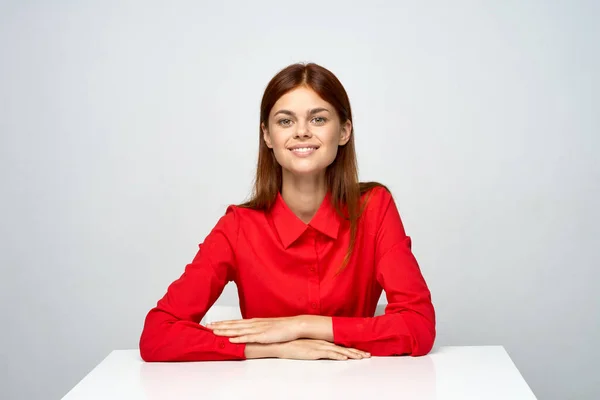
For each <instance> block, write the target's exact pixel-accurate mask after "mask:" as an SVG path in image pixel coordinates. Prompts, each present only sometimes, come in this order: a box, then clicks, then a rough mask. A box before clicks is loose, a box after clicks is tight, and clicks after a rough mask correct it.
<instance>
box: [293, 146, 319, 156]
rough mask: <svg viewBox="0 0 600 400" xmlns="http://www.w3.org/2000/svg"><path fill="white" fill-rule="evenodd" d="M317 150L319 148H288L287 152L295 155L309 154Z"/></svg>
mask: <svg viewBox="0 0 600 400" xmlns="http://www.w3.org/2000/svg"><path fill="white" fill-rule="evenodd" d="M318 148H319V146H295V147H292V148H290V149H289V150H290V151H291V152H292V153H295V154H310V153H312V152H314V151H315V150H317V149H318Z"/></svg>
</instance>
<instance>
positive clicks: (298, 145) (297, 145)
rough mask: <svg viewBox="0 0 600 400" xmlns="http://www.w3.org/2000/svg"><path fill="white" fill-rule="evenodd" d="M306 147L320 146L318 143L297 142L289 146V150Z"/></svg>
mask: <svg viewBox="0 0 600 400" xmlns="http://www.w3.org/2000/svg"><path fill="white" fill-rule="evenodd" d="M304 147H312V148H314V149H315V150H316V149H318V148H319V147H320V146H318V145H316V144H307V143H299V144H295V145H293V146H292V147H288V150H294V149H302V148H304Z"/></svg>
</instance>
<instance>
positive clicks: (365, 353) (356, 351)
mask: <svg viewBox="0 0 600 400" xmlns="http://www.w3.org/2000/svg"><path fill="white" fill-rule="evenodd" d="M348 350H349V351H351V352H352V353H354V354H358V355H359V356H360V358H369V357H371V354H369V353H367V352H365V351H362V350H357V349H348Z"/></svg>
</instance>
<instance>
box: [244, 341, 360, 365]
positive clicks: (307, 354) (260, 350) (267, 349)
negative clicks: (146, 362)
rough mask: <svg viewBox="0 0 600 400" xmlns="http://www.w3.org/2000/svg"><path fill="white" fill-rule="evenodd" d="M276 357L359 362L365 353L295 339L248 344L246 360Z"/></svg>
mask: <svg viewBox="0 0 600 400" xmlns="http://www.w3.org/2000/svg"><path fill="white" fill-rule="evenodd" d="M265 357H277V358H286V359H290V360H320V359H327V360H349V359H350V360H360V359H363V358H369V357H371V355H370V354H369V353H367V352H364V351H361V350H357V349H351V348H347V347H342V346H338V345H335V344H333V343H330V342H327V341H325V340H314V339H297V340H292V341H291V342H285V343H276V344H269V345H262V344H256V343H248V344H247V345H246V358H265Z"/></svg>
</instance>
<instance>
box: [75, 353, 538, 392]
mask: <svg viewBox="0 0 600 400" xmlns="http://www.w3.org/2000/svg"><path fill="white" fill-rule="evenodd" d="M391 396H394V397H391ZM238 398H240V399H241V398H244V399H254V398H256V399H303V400H308V399H338V398H340V399H367V400H368V399H371V398H397V399H417V400H433V399H460V400H467V399H476V400H482V399H486V400H494V399H503V400H505V399H510V400H520V399H535V396H534V395H533V392H532V391H531V389H530V388H529V386H528V385H527V383H526V382H525V380H524V379H523V377H522V376H521V374H520V373H519V371H518V370H517V368H516V367H515V365H514V364H513V362H512V361H511V359H510V357H509V356H508V354H507V353H506V351H505V350H504V348H503V347H502V346H467V347H440V348H436V349H434V350H433V351H432V352H431V353H430V354H429V355H427V356H424V357H416V358H414V357H406V356H405V357H372V358H370V359H363V360H349V361H328V360H319V361H296V360H278V359H261V360H246V361H213V362H187V363H145V362H143V361H142V360H141V358H140V356H139V352H138V351H137V350H116V351H113V352H112V353H110V355H109V356H108V357H106V359H104V361H102V362H101V363H100V364H99V365H98V366H97V367H96V368H95V369H94V370H92V371H91V372H90V373H89V374H88V375H87V376H86V377H85V378H84V379H83V380H82V381H81V382H79V384H77V386H75V387H74V388H73V389H72V390H71V391H70V392H69V393H68V394H67V395H66V396H65V397H64V398H63V399H66V400H75V399H77V400H79V399H86V400H87V399H129V400H136V399H160V400H164V399H238Z"/></svg>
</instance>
